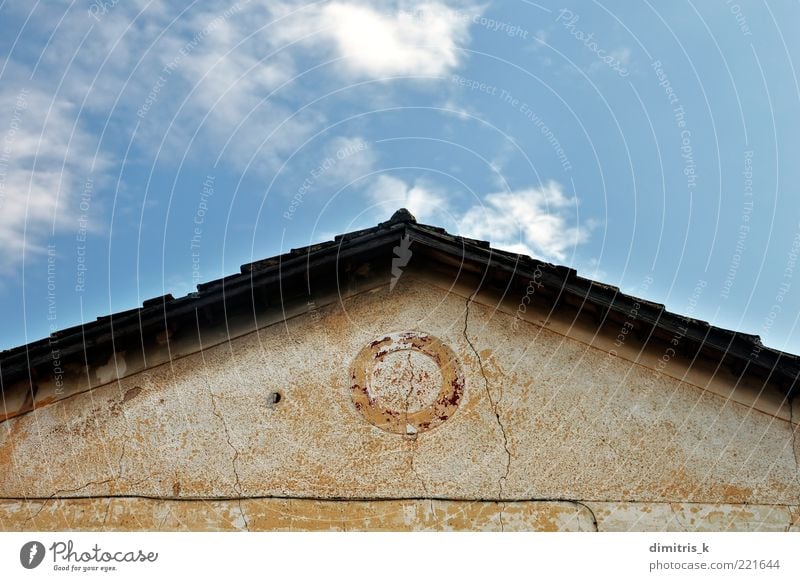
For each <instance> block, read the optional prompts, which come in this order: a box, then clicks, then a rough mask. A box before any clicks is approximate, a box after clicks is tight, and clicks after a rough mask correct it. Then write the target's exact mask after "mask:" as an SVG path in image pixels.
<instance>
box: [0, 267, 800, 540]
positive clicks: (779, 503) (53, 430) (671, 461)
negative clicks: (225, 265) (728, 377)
mask: <svg viewBox="0 0 800 581" xmlns="http://www.w3.org/2000/svg"><path fill="white" fill-rule="evenodd" d="M472 294H473V293H472V292H470V290H469V289H467V288H461V287H459V288H448V287H447V286H440V285H439V284H438V282H437V281H436V280H434V279H423V278H421V277H419V276H417V275H415V274H414V273H413V272H404V275H403V277H402V278H401V279H400V280H399V281H398V283H397V286H396V287H395V288H394V289H393V291H392V292H391V293H390V292H389V289H388V285H382V286H379V287H376V288H374V289H371V290H369V291H368V292H360V293H357V294H354V295H352V296H349V297H347V298H342V299H341V300H339V301H336V302H331V303H330V304H327V305H325V306H319V307H318V308H316V309H315V312H314V314H313V316H312V315H310V314H307V315H304V316H297V317H295V318H293V319H291V320H288V321H286V323H285V325H284V324H276V325H270V326H267V327H264V328H261V329H259V330H258V331H257V332H255V333H249V334H245V335H242V336H240V337H238V338H235V339H233V340H231V341H230V342H227V343H222V344H219V345H216V346H212V347H209V348H207V349H204V350H202V351H201V352H199V353H194V354H189V355H186V356H184V357H181V358H176V359H174V360H173V361H172V362H171V363H169V364H164V365H161V366H157V367H151V368H148V369H147V371H146V372H144V373H142V372H138V373H135V372H132V371H131V370H132V369H137V368H139V369H141V365H140V363H138V362H137V361H135V358H134V356H133V355H132V354H131V355H128V356H127V357H125V358H124V360H125V366H126V368H127V369H124V370H123V371H122V372H120V373H119V376H120V377H121V379H120V380H119V381H116V380H114V381H113V382H112V383H107V384H105V385H102V386H99V387H95V388H94V389H92V390H91V391H85V392H81V391H80V389H78V388H75V387H69V386H68V388H67V391H68V392H69V393H71V394H72V396H71V397H69V398H66V399H60V400H58V401H53V402H52V403H50V404H49V405H47V406H45V407H42V408H40V409H37V410H36V411H35V412H33V413H28V414H24V415H21V416H18V417H15V418H12V419H9V420H7V421H6V422H4V423H3V424H2V426H0V474H2V476H0V497H2V498H6V499H8V500H5V501H0V526H2V527H3V528H6V529H12V530H17V529H28V528H31V527H33V528H37V529H51V530H58V529H59V528H76V527H78V528H79V527H84V526H86V527H88V528H103V527H109V528H112V529H119V530H123V529H124V530H128V529H137V528H145V529H159V528H163V529H166V530H179V529H181V528H186V529H188V530H217V529H220V530H224V529H237V528H247V527H249V528H250V529H251V530H256V529H258V530H296V529H302V530H308V529H317V528H320V529H325V530H328V529H337V530H338V528H342V529H343V528H344V527H345V526H348V524H347V523H349V525H351V526H350V528H354V529H369V530H381V529H390V530H407V529H414V530H417V529H426V528H430V529H437V530H440V529H446V528H448V527H451V528H454V529H456V530H461V529H487V530H494V529H497V528H500V525H501V524H502V528H505V529H506V530H553V529H559V530H562V529H564V530H573V529H578V530H585V529H592V530H593V529H594V527H593V526H587V522H588V523H593V521H594V519H595V518H596V520H597V524H598V527H599V528H600V530H672V529H673V528H674V529H676V530H683V529H684V528H686V529H688V530H727V528H731V529H736V530H786V529H787V528H789V527H791V526H794V527H797V521H798V519H797V509H796V506H797V505H798V504H800V479H798V468H797V464H796V460H795V458H796V453H797V442H796V439H795V438H794V437H793V436H794V432H795V431H796V429H797V424H796V421H795V422H791V421H789V419H790V418H791V415H792V414H791V413H790V412H789V410H788V406H785V405H782V404H781V402H778V401H776V400H775V399H774V397H773V396H772V394H771V393H770V392H769V390H760V391H758V392H757V393H756V392H755V391H754V390H755V388H751V387H750V386H748V385H746V384H740V385H739V386H737V387H736V389H734V386H733V384H732V383H731V384H728V385H727V386H726V385H725V384H724V381H723V380H722V379H721V378H720V377H718V376H716V375H714V374H713V373H712V372H708V374H707V375H705V376H703V375H702V373H703V370H702V368H701V367H693V371H692V375H691V377H690V378H688V379H687V380H685V381H681V380H680V379H679V377H681V374H680V372H681V369H684V370H685V364H684V363H683V362H681V361H679V360H676V361H675V362H674V363H673V364H672V365H671V366H668V368H667V369H665V370H663V372H660V373H655V372H654V369H655V365H656V363H655V362H657V361H658V357H659V354H658V353H650V352H649V351H648V352H645V353H639V354H638V355H634V354H631V353H630V352H629V351H627V350H628V349H630V350H632V349H634V344H633V341H631V342H630V344H629V345H626V346H624V348H621V349H620V350H619V351H620V353H619V355H618V356H617V357H609V355H608V342H607V341H608V339H604V338H603V336H602V334H599V333H597V331H596V330H595V335H594V336H592V337H587V336H586V335H585V329H583V328H582V327H581V326H580V325H570V326H568V325H567V322H565V321H564V320H562V319H560V318H559V317H558V316H548V315H547V314H546V313H544V314H543V313H541V312H539V311H537V310H536V309H535V308H533V307H532V308H530V309H529V310H528V311H527V312H526V313H525V317H523V321H524V322H523V324H521V325H519V326H518V327H517V328H516V330H515V332H514V333H509V329H510V328H512V326H513V324H514V316H515V315H514V314H513V313H514V312H515V310H514V309H515V305H514V299H513V298H506V300H505V301H499V300H498V298H497V297H496V296H492V295H489V294H478V295H475V296H474V298H473V299H472V300H470V299H468V297H470V295H472ZM322 304H323V303H322V302H320V305H322ZM543 316H545V317H547V320H543V319H540V317H543ZM537 320H542V321H543V323H542V324H541V325H539V324H536V321H537ZM412 331H413V332H414V335H410V336H409V338H410V337H415V338H416V340H417V341H418V344H417V343H413V340H412V344H414V345H415V347H414V348H412V349H410V351H412V352H414V353H415V355H414V356H415V357H416V356H417V355H419V353H422V355H419V356H420V357H423V361H424V357H430V358H433V359H435V356H433V355H431V353H430V352H427V351H425V349H423V347H422V343H424V342H419V338H420V337H423V336H427V337H432V338H435V339H436V342H435V344H436V349H435V352H437V353H439V354H447V355H446V356H445V357H444V358H443V359H442V360H440V361H439V365H438V369H439V371H438V373H439V375H438V376H437V375H436V373H434V372H435V371H436V370H435V369H427V371H426V374H427V376H428V377H427V378H426V379H424V380H419V379H418V380H417V381H416V383H415V381H412V380H410V379H408V378H407V377H406V376H405V375H404V374H405V373H406V371H408V367H403V365H400V363H399V362H398V361H394V362H392V357H389V354H390V352H389V351H386V352H384V353H383V355H382V356H380V357H379V359H381V360H382V361H384V362H386V367H385V368H381V369H384V371H381V372H380V373H389V374H390V375H391V374H393V373H394V374H396V375H399V376H401V379H398V380H397V381H394V380H392V381H389V382H388V383H386V384H381V385H378V383H379V382H378V378H376V376H375V375H374V372H375V369H376V368H368V367H366V366H364V365H363V363H364V361H362V358H367V357H368V356H369V355H371V356H372V357H373V360H374V357H375V355H376V354H377V352H373V349H374V348H375V347H376V346H377V348H378V349H380V345H379V344H375V345H372V346H370V345H371V344H372V343H373V342H374V341H376V338H377V341H378V342H380V340H381V339H382V338H383V337H390V338H399V337H400V336H401V335H399V333H404V332H412ZM287 333H288V337H289V338H290V340H287ZM298 337H300V338H302V340H301V341H300V340H296V339H295V338H298ZM394 340H395V339H392V341H394ZM604 341H606V342H605V343H604ZM365 346H367V347H365ZM405 346H406V347H407V346H408V345H405ZM418 352H419V353H418ZM395 353H396V351H395ZM451 354H452V355H451ZM118 357H119V356H118ZM443 361H447V362H454V364H453V365H449V364H443V363H442V362H443ZM408 362H409V363H408V365H409V366H410V367H412V368H416V367H418V363H420V362H417V363H414V361H412V360H411V359H409V360H408ZM111 371H113V372H114V374H113V376H109V375H108V374H109V370H108V369H107V368H105V369H103V371H102V373H103V376H104V377H107V378H108V377H113V378H114V379H115V378H116V369H113V368H112V369H111ZM354 371H355V373H356V376H358V375H359V373H361V372H362V371H363V374H364V375H363V376H364V378H365V379H366V378H367V375H368V374H371V375H370V376H369V377H370V381H373V382H378V383H375V389H376V390H377V391H380V390H381V389H384V390H385V389H386V386H387V385H389V386H391V385H394V386H395V388H396V389H397V390H401V391H400V392H399V393H404V394H405V395H406V397H405V404H404V405H405V408H404V407H403V406H402V405H401V407H400V411H401V412H402V413H401V414H400V415H401V416H402V418H401V420H399V421H397V422H394V423H392V422H387V421H385V420H384V421H383V423H382V424H381V421H379V420H376V418H375V417H371V416H370V414H369V413H365V408H364V406H363V404H365V403H366V404H368V405H367V407H375V403H376V401H377V400H378V399H380V398H378V397H377V396H376V394H374V393H373V394H371V393H370V392H369V389H367V392H366V394H364V397H365V398H366V399H360V398H359V396H358V395H356V396H355V397H354V393H355V392H356V390H354V389H353V383H354V382H353V381H352V380H353V372H354ZM96 372H97V374H98V376H99V375H100V373H101V370H100V369H97V370H96ZM125 373H128V375H127V376H125ZM684 376H686V373H684ZM409 377H410V376H409ZM431 378H432V379H431ZM453 378H460V379H461V384H460V385H459V386H458V387H453V382H452V381H453ZM395 379H397V377H395ZM429 380H430V381H429ZM448 380H449V381H450V383H449V385H450V386H451V391H449V392H448V391H447V389H446V388H447V385H448ZM355 383H357V384H358V385H364V386H366V385H367V384H368V383H369V382H368V381H364V382H363V383H358V382H355ZM712 385H713V388H712V387H710V386H712ZM433 386H436V387H437V389H438V391H435V395H432V394H433V393H434V392H433V391H432V390H433ZM415 389H416V391H415ZM402 390H406V391H402ZM726 390H727V391H726ZM762 391H763V392H764V393H763V394H762V393H761V392H762ZM274 393H279V394H281V397H280V401H278V402H275V401H274V400H273V399H272V394H274ZM376 393H377V392H376ZM443 393H444V395H445V396H448V395H449V396H450V399H449V400H448V399H447V398H444V399H442V394H443ZM456 393H457V395H458V397H457V398H456V399H455V401H452V396H453V395H455V394H456ZM370 395H371V396H372V397H371V398H370ZM396 396H397V394H396V393H395V395H394V396H392V395H391V393H390V392H386V391H384V393H383V401H384V402H391V401H394V404H396V403H397V399H396ZM392 397H395V400H392ZM414 398H416V399H414ZM445 400H447V401H451V403H452V404H453V405H452V406H448V405H444V407H443V408H441V409H440V408H437V402H442V403H443V404H445V403H446V401H445ZM370 402H371V403H370ZM359 403H361V404H362V408H361V409H359V407H358V404H359ZM381 409H384V410H385V409H393V408H391V407H390V406H389V405H388V403H387V405H382V406H381ZM431 410H435V411H436V412H437V413H438V412H442V411H444V412H446V413H442V414H439V415H437V417H440V418H442V419H441V422H439V423H437V424H436V425H437V426H438V427H436V426H434V425H433V423H431V424H430V425H428V426H424V427H423V424H424V423H425V422H424V421H422V420H421V417H422V416H419V417H416V416H414V414H417V413H419V412H421V411H422V412H425V413H427V414H430V413H431ZM394 411H397V409H396V408H395V409H394ZM412 416H414V417H413V418H412ZM444 416H446V417H444ZM794 417H795V418H797V417H798V416H797V415H795V416H794ZM379 425H380V427H377V426H379ZM409 425H410V426H412V427H413V430H409V429H408V426H409ZM433 427H436V429H429V428H433ZM389 428H391V429H389ZM426 430H427V431H426ZM110 496H124V497H131V496H143V497H149V498H147V499H131V498H113V499H110V498H107V497H110ZM51 497H58V498H64V497H69V498H72V500H59V501H56V500H50V501H49V502H46V500H47V499H50V498H51ZM81 497H86V498H83V499H81ZM88 497H92V498H88ZM274 497H290V498H288V499H278V498H274ZM303 498H305V499H306V500H303ZM16 499H28V500H27V501H26V500H16ZM30 499H39V500H30ZM342 499H352V500H350V501H346V500H342ZM402 499H423V500H402ZM427 499H437V500H427ZM550 499H571V500H572V501H574V502H566V503H563V502H562V503H558V502H556V503H552V502H536V501H545V500H550ZM501 501H502V502H501ZM37 503H38V504H37ZM384 503H388V504H384ZM392 503H393V504H392ZM700 505H702V506H700ZM276 507H279V508H276ZM381 507H383V509H387V510H386V511H385V512H381V510H382V509H381ZM697 507H700V511H699V512H696V513H695V512H693V509H694V508H697ZM40 509H41V510H40ZM31 511H32V512H33V513H35V514H36V516H35V517H34V516H33V515H32V514H31ZM591 512H594V513H595V515H594V516H591V518H589V519H588V520H587V516H586V514H587V513H589V514H590V513H591ZM101 513H102V515H101ZM78 515H84V516H83V517H82V516H78ZM277 515H280V516H277ZM287 515H288V516H287ZM315 515H316V516H315ZM339 515H340V516H339ZM84 517H85V518H86V519H87V520H85V521H82V520H81V518H84ZM26 519H30V520H26ZM109 519H111V520H109ZM162 519H163V520H162ZM315 519H316V520H315ZM83 522H85V523H89V524H86V525H84V524H82V523H83ZM454 523H455V524H454ZM779 523H782V524H779ZM781 527H782V528H781Z"/></svg>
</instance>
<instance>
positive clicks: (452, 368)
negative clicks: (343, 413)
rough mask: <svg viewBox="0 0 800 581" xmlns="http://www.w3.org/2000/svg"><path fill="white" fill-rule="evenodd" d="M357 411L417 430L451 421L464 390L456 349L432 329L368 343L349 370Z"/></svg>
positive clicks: (398, 428)
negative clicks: (436, 335)
mask: <svg viewBox="0 0 800 581" xmlns="http://www.w3.org/2000/svg"><path fill="white" fill-rule="evenodd" d="M350 378H351V384H350V390H351V395H352V398H353V403H354V404H355V406H356V409H357V410H358V411H359V412H360V413H361V415H363V416H364V419H366V420H367V421H368V422H369V423H371V424H372V425H374V426H376V427H378V428H380V429H382V430H386V431H387V432H392V433H394V434H417V433H419V432H425V431H427V430H432V429H433V428H435V427H437V426H440V425H441V424H443V423H444V422H446V421H447V420H448V419H449V418H450V417H451V416H452V415H453V414H454V413H455V412H456V410H457V409H458V404H459V403H460V402H461V396H462V395H463V394H464V374H463V373H462V371H461V365H460V364H459V362H458V359H457V358H456V356H455V353H453V351H452V350H451V349H450V348H449V347H448V346H447V345H445V344H444V343H442V342H441V341H440V340H439V339H437V338H436V337H433V336H432V335H428V334H427V333H418V332H413V331H411V332H403V333H393V334H391V335H385V336H383V337H381V338H379V339H376V340H375V341H373V342H372V343H370V344H369V345H367V346H366V347H364V348H363V349H362V350H361V351H360V352H359V353H358V355H357V356H356V358H355V360H354V361H353V366H352V368H351V370H350Z"/></svg>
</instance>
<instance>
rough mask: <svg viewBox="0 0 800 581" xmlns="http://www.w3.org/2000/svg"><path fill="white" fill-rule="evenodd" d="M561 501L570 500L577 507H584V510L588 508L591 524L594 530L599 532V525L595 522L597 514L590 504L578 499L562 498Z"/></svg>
mask: <svg viewBox="0 0 800 581" xmlns="http://www.w3.org/2000/svg"><path fill="white" fill-rule="evenodd" d="M561 502H570V503H572V504H575V505H576V506H578V507H581V508H585V509H586V510H588V511H589V514H590V515H592V526H594V530H595V532H600V525H598V524H597V515H596V514H595V513H594V510H593V509H592V507H591V506H589V505H588V504H586V503H584V502H581V501H580V500H562V501H561ZM578 522H580V521H578Z"/></svg>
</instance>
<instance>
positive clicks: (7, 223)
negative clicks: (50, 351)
mask: <svg viewBox="0 0 800 581" xmlns="http://www.w3.org/2000/svg"><path fill="white" fill-rule="evenodd" d="M0 102H3V103H7V104H8V105H9V107H10V114H9V116H8V117H6V118H5V119H7V124H6V125H3V126H0V248H2V251H0V271H6V270H13V268H14V267H15V266H16V265H17V264H18V263H19V262H20V261H21V260H22V257H23V254H24V253H34V254H41V253H43V252H45V251H46V248H45V240H46V239H47V237H48V236H49V235H50V234H52V233H53V232H58V231H63V230H65V229H68V228H70V227H71V228H74V229H75V230H76V231H77V229H78V222H77V216H78V214H79V213H80V212H79V205H80V196H81V194H82V193H83V192H84V189H85V185H86V183H87V180H88V179H89V178H90V177H92V179H96V177H97V176H96V175H93V174H95V173H99V172H102V171H103V170H104V169H105V168H106V163H105V162H104V160H103V158H102V157H99V158H98V159H97V160H94V153H95V146H96V142H95V140H94V139H93V138H92V137H91V136H90V135H88V134H87V133H86V132H84V131H83V130H82V129H81V128H80V126H78V125H76V120H75V116H76V112H77V108H76V107H74V106H73V105H72V104H70V103H68V102H66V101H63V100H53V99H51V97H49V96H47V95H46V94H44V93H42V92H40V91H38V90H34V89H22V90H19V91H18V92H16V93H14V92H11V91H8V90H5V91H0ZM95 226H96V225H95V224H94V223H89V224H87V228H92V229H93V228H94V227H95Z"/></svg>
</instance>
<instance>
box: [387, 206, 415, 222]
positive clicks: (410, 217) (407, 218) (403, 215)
mask: <svg viewBox="0 0 800 581" xmlns="http://www.w3.org/2000/svg"><path fill="white" fill-rule="evenodd" d="M399 222H414V223H415V224H416V222H417V219H416V218H415V217H414V214H412V213H411V212H409V211H408V210H406V209H405V208H400V209H399V210H397V212H395V213H394V214H392V217H391V218H389V224H397V223H399Z"/></svg>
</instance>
